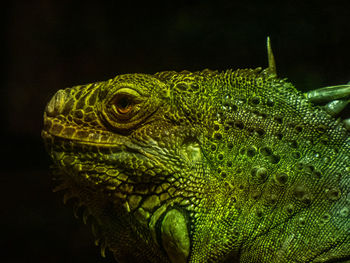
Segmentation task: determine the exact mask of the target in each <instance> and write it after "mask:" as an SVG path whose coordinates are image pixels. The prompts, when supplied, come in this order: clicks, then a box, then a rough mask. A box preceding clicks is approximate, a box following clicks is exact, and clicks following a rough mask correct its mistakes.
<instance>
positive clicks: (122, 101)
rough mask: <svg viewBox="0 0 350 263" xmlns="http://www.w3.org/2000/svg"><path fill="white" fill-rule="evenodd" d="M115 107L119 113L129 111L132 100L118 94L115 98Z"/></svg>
mask: <svg viewBox="0 0 350 263" xmlns="http://www.w3.org/2000/svg"><path fill="white" fill-rule="evenodd" d="M114 105H115V108H116V110H117V111H118V113H120V114H126V113H129V112H130V111H131V109H132V106H133V105H132V101H131V100H130V98H128V97H127V96H120V97H119V98H117V99H116V100H115V104H114Z"/></svg>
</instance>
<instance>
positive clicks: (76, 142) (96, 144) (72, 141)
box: [41, 130, 125, 149]
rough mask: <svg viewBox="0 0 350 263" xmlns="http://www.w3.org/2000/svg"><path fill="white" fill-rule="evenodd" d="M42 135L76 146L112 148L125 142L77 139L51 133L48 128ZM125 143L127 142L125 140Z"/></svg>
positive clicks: (44, 137) (48, 138)
mask: <svg viewBox="0 0 350 263" xmlns="http://www.w3.org/2000/svg"><path fill="white" fill-rule="evenodd" d="M41 137H42V138H43V139H44V140H59V141H61V142H62V143H67V144H70V145H72V144H74V145H75V147H79V146H80V147H84V146H85V147H86V146H94V147H98V148H109V149H112V148H118V147H119V148H120V147H121V146H122V145H123V143H116V142H113V143H105V142H93V141H90V140H84V139H80V140H79V139H75V138H72V137H68V136H67V137H65V136H61V135H57V134H54V133H51V132H49V131H47V130H42V131H41ZM124 143H125V142H124Z"/></svg>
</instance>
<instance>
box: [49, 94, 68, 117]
mask: <svg viewBox="0 0 350 263" xmlns="http://www.w3.org/2000/svg"><path fill="white" fill-rule="evenodd" d="M66 98H67V93H66V91H65V90H59V91H57V92H56V94H55V95H54V96H53V97H52V99H51V100H50V102H49V103H48V104H47V106H46V110H45V112H46V114H47V116H50V117H55V116H57V115H59V114H60V113H61V112H62V110H63V108H64V104H65V101H66Z"/></svg>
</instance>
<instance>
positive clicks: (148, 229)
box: [42, 69, 350, 263]
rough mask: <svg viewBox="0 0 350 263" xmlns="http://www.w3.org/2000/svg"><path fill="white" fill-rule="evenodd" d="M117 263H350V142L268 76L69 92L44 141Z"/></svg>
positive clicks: (161, 80) (137, 77) (132, 77)
mask: <svg viewBox="0 0 350 263" xmlns="http://www.w3.org/2000/svg"><path fill="white" fill-rule="evenodd" d="M42 136H43V138H44V141H45V144H46V147H47V150H48V152H49V154H50V155H51V157H52V159H53V160H54V163H55V166H56V169H57V170H58V172H57V173H56V177H57V178H58V180H60V182H61V183H60V185H59V187H58V190H59V189H65V193H66V194H65V199H69V198H75V199H76V200H77V201H76V207H85V208H84V209H83V210H84V212H83V218H84V220H88V221H91V223H92V225H93V232H94V233H95V235H96V236H97V239H98V240H99V242H100V244H101V247H102V251H104V249H105V248H108V249H110V250H111V251H112V252H113V254H114V256H115V258H116V260H117V261H118V262H179V263H182V262H193V263H194V262H242V263H243V262H244V263H245V262H346V261H350V216H349V214H350V194H349V192H350V187H349V183H350V174H349V171H350V159H349V157H350V154H349V152H350V136H349V132H348V131H347V130H346V129H345V128H344V125H343V123H342V122H340V121H337V120H336V119H334V118H333V117H331V116H330V115H329V114H327V113H326V112H325V111H324V110H323V109H321V108H320V107H317V106H314V105H313V104H312V103H311V102H310V101H309V100H308V99H306V98H305V96H303V95H302V94H301V93H300V92H298V91H297V90H296V89H295V88H294V87H293V85H292V84H290V83H288V82H287V81H285V80H281V79H278V78H277V77H276V75H275V74H273V73H271V72H270V71H269V70H264V71H261V70H260V69H255V70H251V69H247V70H236V71H231V70H228V71H226V72H222V73H219V72H216V71H210V70H204V71H201V72H194V73H191V72H187V71H183V72H179V73H178V72H173V71H169V72H160V73H157V74H155V75H146V74H129V75H121V76H117V77H116V78H114V79H111V80H108V81H105V82H99V83H94V84H88V85H83V86H76V87H73V88H69V89H65V90H60V91H59V92H57V93H56V95H55V96H54V97H53V98H52V100H51V101H50V102H49V104H48V106H47V108H46V111H45V116H44V129H43V132H42Z"/></svg>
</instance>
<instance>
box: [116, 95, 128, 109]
mask: <svg viewBox="0 0 350 263" xmlns="http://www.w3.org/2000/svg"><path fill="white" fill-rule="evenodd" d="M129 104H130V102H129V100H128V99H127V98H126V97H123V98H121V99H120V100H119V101H118V104H117V106H118V108H121V109H125V108H127V107H128V106H129Z"/></svg>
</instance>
